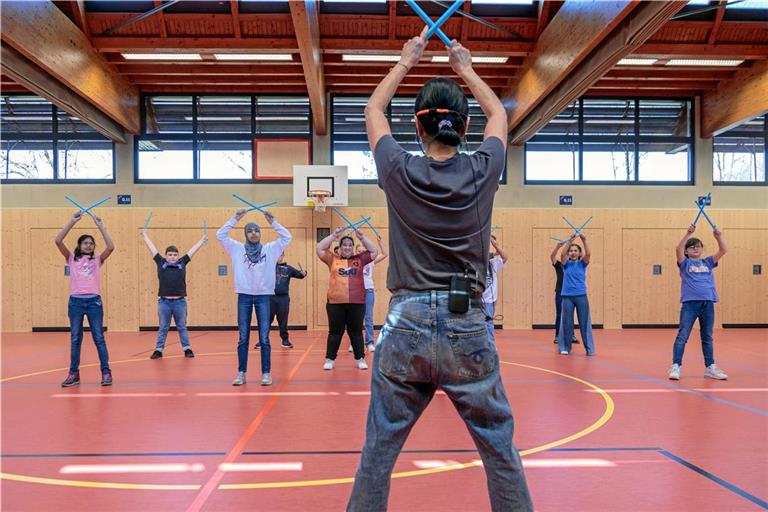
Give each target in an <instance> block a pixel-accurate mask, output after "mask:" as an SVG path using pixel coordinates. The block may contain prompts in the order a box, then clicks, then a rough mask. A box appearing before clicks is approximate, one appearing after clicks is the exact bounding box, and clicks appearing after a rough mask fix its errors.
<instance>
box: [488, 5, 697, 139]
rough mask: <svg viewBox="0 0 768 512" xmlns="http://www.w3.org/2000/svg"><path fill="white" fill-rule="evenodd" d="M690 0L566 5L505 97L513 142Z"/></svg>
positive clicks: (530, 133)
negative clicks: (686, 0)
mask: <svg viewBox="0 0 768 512" xmlns="http://www.w3.org/2000/svg"><path fill="white" fill-rule="evenodd" d="M686 3H687V2H685V1H683V0H673V1H669V2H611V3H610V4H609V5H606V4H607V2H566V3H565V4H563V6H562V7H561V8H560V10H559V11H558V12H557V14H556V15H555V16H554V17H553V18H552V21H551V22H550V23H549V25H547V28H546V29H545V30H544V32H543V33H542V34H541V37H540V38H539V43H538V46H537V49H536V51H534V52H533V53H532V54H531V55H530V56H529V57H528V59H527V61H526V63H525V64H524V65H523V69H522V70H521V71H520V74H519V77H520V78H519V79H518V80H516V81H515V84H514V86H513V87H512V88H511V89H509V90H508V91H509V92H507V93H506V94H505V96H504V99H503V101H504V103H505V105H507V106H508V119H509V127H510V131H511V141H512V143H513V144H522V143H523V142H525V141H526V140H528V139H530V138H531V137H532V136H533V135H535V133H536V132H537V131H538V130H539V129H540V128H542V127H543V126H544V125H546V123H548V122H549V121H550V120H551V119H552V118H554V117H555V116H556V115H557V114H558V113H559V112H560V111H562V109H563V108H565V106H567V105H568V103H570V102H572V101H573V100H575V99H576V98H578V97H579V96H581V95H583V94H584V93H585V92H586V91H587V90H588V89H589V88H590V87H591V86H592V84H594V83H595V82H597V81H598V80H599V79H600V78H601V77H602V76H603V75H604V74H605V73H607V72H608V71H609V70H610V69H612V68H613V67H614V66H615V65H616V63H617V62H618V61H619V60H621V59H622V58H623V57H625V56H627V55H628V54H630V53H632V52H633V51H635V50H636V49H637V48H638V47H640V45H642V44H643V43H644V42H645V41H646V40H647V39H648V38H649V37H651V36H652V35H653V34H654V33H655V32H656V31H658V29H659V28H660V27H661V26H662V25H663V24H664V23H666V22H667V21H668V20H669V18H670V17H671V16H672V15H674V14H675V13H676V12H677V11H679V10H680V9H681V8H683V7H684V6H685V5H686ZM609 6H612V7H613V8H609Z"/></svg>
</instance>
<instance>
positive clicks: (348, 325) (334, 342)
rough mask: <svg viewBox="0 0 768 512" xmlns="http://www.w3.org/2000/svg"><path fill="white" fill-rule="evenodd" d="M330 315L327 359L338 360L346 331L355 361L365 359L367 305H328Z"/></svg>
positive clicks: (326, 307) (327, 310)
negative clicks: (337, 356)
mask: <svg viewBox="0 0 768 512" xmlns="http://www.w3.org/2000/svg"><path fill="white" fill-rule="evenodd" d="M325 310H326V312H327V313H328V342H327V343H326V348H325V357H326V359H332V360H335V359H336V355H337V354H338V353H339V345H341V337H342V336H344V330H345V329H346V331H347V334H348V335H349V340H350V341H351V342H352V350H353V351H354V353H355V359H362V358H363V357H365V347H364V345H363V320H364V319H365V304H330V303H326V305H325Z"/></svg>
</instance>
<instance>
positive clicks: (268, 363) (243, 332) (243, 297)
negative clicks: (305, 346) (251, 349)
mask: <svg viewBox="0 0 768 512" xmlns="http://www.w3.org/2000/svg"><path fill="white" fill-rule="evenodd" d="M254 309H255V310H256V324H257V325H258V329H259V343H261V373H269V371H270V368H271V367H272V360H271V356H272V350H271V347H270V345H269V295H248V294H245V293H238V294H237V329H238V330H239V331H240V338H239V339H238V341H237V371H239V372H246V371H248V343H249V342H250V341H251V319H252V318H253V310H254Z"/></svg>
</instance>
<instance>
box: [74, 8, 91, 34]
mask: <svg viewBox="0 0 768 512" xmlns="http://www.w3.org/2000/svg"><path fill="white" fill-rule="evenodd" d="M72 16H73V17H74V18H75V25H77V27H78V28H79V29H80V30H82V31H83V34H85V37H87V38H88V39H89V40H90V39H91V27H90V25H88V16H87V15H86V13H85V0H75V1H74V2H72Z"/></svg>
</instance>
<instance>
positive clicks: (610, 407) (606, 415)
mask: <svg viewBox="0 0 768 512" xmlns="http://www.w3.org/2000/svg"><path fill="white" fill-rule="evenodd" d="M231 353H232V352H220V353H211V354H201V355H220V354H231ZM169 357H183V356H182V355H179V356H169ZM144 360H145V359H130V360H125V361H116V362H131V361H144ZM500 363H502V364H506V365H511V366H519V367H521V368H529V369H531V370H537V371H542V372H545V373H551V374H553V375H559V376H561V377H564V378H566V379H570V380H573V381H575V382H578V383H580V384H584V385H585V386H587V387H589V388H592V389H594V390H595V391H597V393H598V394H599V395H600V396H601V397H602V398H603V401H604V402H605V410H604V411H603V414H602V415H601V416H600V418H598V419H597V421H595V422H594V423H592V424H591V425H589V426H588V427H586V428H584V429H582V430H580V431H578V432H576V433H575V434H571V435H569V436H566V437H563V438H561V439H558V440H555V441H552V442H550V443H546V444H543V445H540V446H535V447H533V448H529V449H527V450H523V451H521V452H520V456H521V457H524V456H526V455H532V454H534V453H539V452H543V451H546V450H551V449H552V448H555V447H557V446H562V445H564V444H567V443H570V442H571V441H575V440H576V439H580V438H582V437H585V436H587V435H589V434H591V433H592V432H594V431H596V430H597V429H599V428H600V427H602V426H603V425H605V424H606V423H608V421H609V420H610V419H611V416H613V413H614V410H615V405H614V402H613V399H612V398H611V396H610V394H608V392H607V391H605V390H604V389H602V388H600V387H599V386H597V385H595V384H592V383H591V382H589V381H586V380H584V379H580V378H579V377H575V376H573V375H569V374H567V373H561V372H558V371H555V370H548V369H546V368H540V367H538V366H530V365H527V364H521V363H510V362H507V361H500ZM96 364H98V363H96ZM40 373H48V372H38V373H36V374H29V375H38V374H40ZM21 377H24V375H19V376H17V377H11V379H17V378H21ZM0 382H1V381H0ZM481 465H482V463H481V462H479V461H471V462H467V463H463V464H453V465H451V466H444V467H438V468H427V469H419V470H414V471H401V472H398V473H392V478H410V477H415V476H424V475H431V474H436V473H445V472H448V471H458V470H461V469H468V468H474V467H479V466H481ZM0 479H6V480H15V481H18V482H28V483H38V484H48V485H63V486H70V487H92V488H100V489H129V490H151V491H154V490H158V491H179V490H184V491H187V490H199V489H200V487H201V486H200V485H197V484H193V485H162V484H132V483H117V482H115V483H108V482H88V481H80V480H59V479H53V478H39V477H31V476H25V475H16V474H12V473H0ZM354 480H355V479H354V477H344V478H329V479H323V480H297V481H289V482H259V483H244V484H220V485H219V486H218V489H220V490H242V489H280V488H289V487H317V486H324V485H338V484H349V483H352V482H354Z"/></svg>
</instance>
